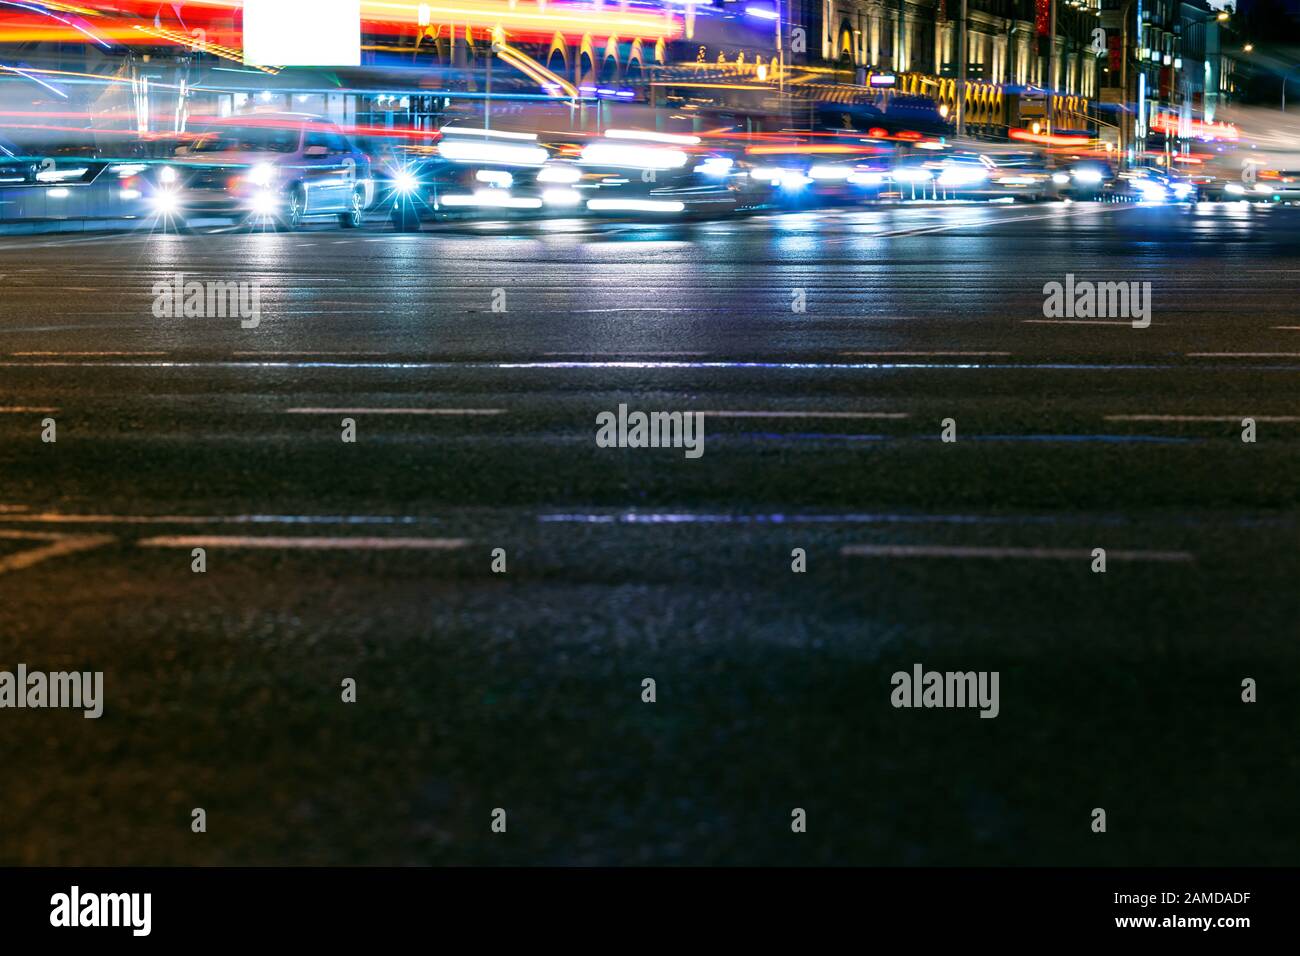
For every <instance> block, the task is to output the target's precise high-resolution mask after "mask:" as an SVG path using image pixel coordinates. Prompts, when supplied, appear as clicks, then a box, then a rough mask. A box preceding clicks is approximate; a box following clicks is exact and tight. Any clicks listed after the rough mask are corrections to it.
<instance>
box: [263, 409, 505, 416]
mask: <svg viewBox="0 0 1300 956" xmlns="http://www.w3.org/2000/svg"><path fill="white" fill-rule="evenodd" d="M285 414H287V415H504V414H506V410H505V409H504V408H290V409H287V410H286V412H285Z"/></svg>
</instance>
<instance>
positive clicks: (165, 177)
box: [158, 166, 177, 186]
mask: <svg viewBox="0 0 1300 956" xmlns="http://www.w3.org/2000/svg"><path fill="white" fill-rule="evenodd" d="M176 178H177V177H176V170H175V169H173V168H172V167H170V166H164V167H163V168H162V169H160V170H158V182H160V183H162V184H163V185H164V186H170V185H171V184H172V183H174V182H176Z"/></svg>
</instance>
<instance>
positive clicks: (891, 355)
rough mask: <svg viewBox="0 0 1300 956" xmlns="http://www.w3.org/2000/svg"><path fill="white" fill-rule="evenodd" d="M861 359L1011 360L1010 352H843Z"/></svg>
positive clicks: (842, 353)
mask: <svg viewBox="0 0 1300 956" xmlns="http://www.w3.org/2000/svg"><path fill="white" fill-rule="evenodd" d="M840 354H841V355H853V356H857V357H860V358H1010V357H1011V353H1010V352H841V353H840Z"/></svg>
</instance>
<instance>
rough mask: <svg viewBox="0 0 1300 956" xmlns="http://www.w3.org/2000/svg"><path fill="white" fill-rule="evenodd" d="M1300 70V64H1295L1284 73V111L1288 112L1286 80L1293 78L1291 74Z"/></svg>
mask: <svg viewBox="0 0 1300 956" xmlns="http://www.w3.org/2000/svg"><path fill="white" fill-rule="evenodd" d="M1296 70H1300V66H1293V67H1291V69H1289V70H1286V71H1284V72H1283V73H1282V112H1283V113H1285V112H1286V81H1287V80H1289V79H1291V74H1292V73H1294V72H1295V71H1296Z"/></svg>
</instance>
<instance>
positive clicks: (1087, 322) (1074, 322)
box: [1020, 319, 1133, 328]
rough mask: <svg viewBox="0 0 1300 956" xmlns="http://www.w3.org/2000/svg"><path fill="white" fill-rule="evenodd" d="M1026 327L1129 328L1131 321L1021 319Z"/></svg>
mask: <svg viewBox="0 0 1300 956" xmlns="http://www.w3.org/2000/svg"><path fill="white" fill-rule="evenodd" d="M1020 321H1021V322H1024V323H1025V324H1027V325H1122V326H1124V327H1125V328H1130V327H1132V325H1133V322H1132V320H1129V321H1127V322H1115V321H1112V320H1109V319H1021V320H1020Z"/></svg>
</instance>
